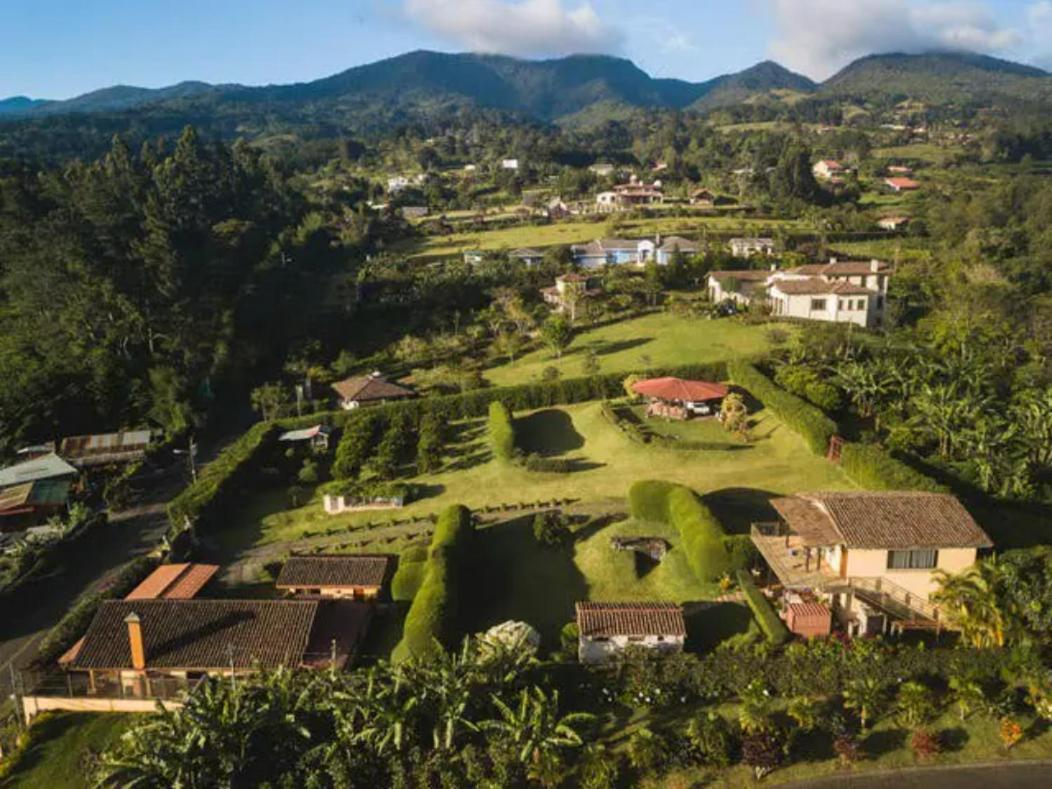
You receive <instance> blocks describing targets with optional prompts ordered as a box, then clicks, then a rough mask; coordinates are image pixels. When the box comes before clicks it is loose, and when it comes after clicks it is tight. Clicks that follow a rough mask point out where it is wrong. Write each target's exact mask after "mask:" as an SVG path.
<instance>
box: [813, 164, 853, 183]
mask: <svg viewBox="0 0 1052 789" xmlns="http://www.w3.org/2000/svg"><path fill="white" fill-rule="evenodd" d="M811 172H812V173H814V176H815V178H817V179H819V180H820V181H831V180H833V179H834V178H837V177H839V176H841V175H843V174H844V173H845V172H846V168H845V167H844V165H842V164H841V163H840V162H838V161H836V160H835V159H823V160H822V161H820V162H816V163H815V165H814V167H812V168H811Z"/></svg>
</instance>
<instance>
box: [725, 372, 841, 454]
mask: <svg viewBox="0 0 1052 789" xmlns="http://www.w3.org/2000/svg"><path fill="white" fill-rule="evenodd" d="M727 371H728V373H729V375H730V379H731V380H732V381H733V382H734V383H735V384H737V385H738V386H741V387H742V388H744V389H746V390H748V391H749V393H750V394H752V395H753V397H755V398H756V399H758V400H760V401H761V402H763V404H764V406H765V407H767V408H770V409H771V411H773V412H774V414H775V416H777V417H778V418H779V419H780V420H782V422H784V423H785V424H786V425H787V426H788V427H789V428H790V429H792V430H794V431H795V432H797V433H799V434H800V436H801V437H803V439H804V442H805V443H806V444H807V446H808V448H809V449H810V450H811V451H812V452H813V453H814V454H816V455H825V454H826V452H827V450H828V449H829V439H830V438H832V437H833V436H834V435H835V434H836V432H837V426H836V422H834V421H833V420H832V419H830V418H829V417H828V416H826V415H825V414H824V413H822V411H821V410H820V409H818V408H815V407H814V406H813V405H811V404H810V403H807V402H805V401H803V400H801V399H800V398H799V397H796V396H795V395H792V394H790V393H789V392H787V391H785V390H784V389H782V388H781V387H779V386H778V385H777V384H775V383H774V382H773V381H771V379H770V378H768V377H767V376H766V375H764V374H763V373H761V372H760V371H759V370H758V369H757V368H756V367H755V366H754V365H752V364H750V363H749V362H746V361H742V360H734V361H732V362H730V363H729V364H728V365H727Z"/></svg>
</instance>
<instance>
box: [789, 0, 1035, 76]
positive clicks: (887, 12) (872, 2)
mask: <svg viewBox="0 0 1052 789" xmlns="http://www.w3.org/2000/svg"><path fill="white" fill-rule="evenodd" d="M770 1H771V4H772V6H773V9H774V14H775V20H776V24H777V29H778V32H777V36H776V39H775V41H774V43H773V44H772V45H771V53H772V54H773V55H774V56H775V57H776V58H777V59H779V60H780V61H781V62H782V63H783V64H784V65H786V66H788V67H790V68H794V69H796V70H798V71H802V72H804V73H805V74H808V75H810V76H812V77H815V78H825V77H828V76H829V75H831V74H832V73H833V72H835V71H836V70H837V69H839V68H841V67H842V66H844V65H846V64H847V63H849V62H850V61H852V60H854V59H855V58H858V57H861V56H863V55H869V54H873V53H880V52H926V51H931V50H938V49H943V50H950V49H958V50H960V49H967V50H972V51H975V52H987V53H992V52H1003V51H1004V50H1006V49H1009V48H1011V47H1014V46H1017V45H1018V44H1020V43H1021V42H1022V40H1023V38H1022V36H1021V34H1020V33H1019V32H1017V31H1016V30H1013V29H1011V28H1009V27H1006V26H1004V25H1002V24H1001V23H1000V22H999V21H998V20H997V18H996V17H995V16H994V15H993V13H991V11H990V10H989V9H988V8H987V6H986V5H984V4H982V3H978V2H968V1H967V0H950V1H949V2H926V0H859V1H857V2H856V1H855V0H851V1H848V2H845V0H770ZM1037 5H1042V6H1043V5H1048V6H1049V8H1048V9H1047V11H1048V12H1049V14H1050V16H1052V2H1049V3H1046V2H1041V3H1038V4H1037Z"/></svg>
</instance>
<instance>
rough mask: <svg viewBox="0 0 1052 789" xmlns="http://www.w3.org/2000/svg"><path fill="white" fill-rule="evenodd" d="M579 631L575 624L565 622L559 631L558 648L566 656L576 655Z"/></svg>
mask: <svg viewBox="0 0 1052 789" xmlns="http://www.w3.org/2000/svg"><path fill="white" fill-rule="evenodd" d="M580 636H581V630H580V628H579V627H578V626H577V622H567V623H566V624H565V625H563V626H562V629H561V630H559V648H560V649H561V650H562V652H563V653H564V654H566V655H576V654H577V647H578V644H579V639H580Z"/></svg>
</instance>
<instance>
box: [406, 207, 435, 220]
mask: <svg viewBox="0 0 1052 789" xmlns="http://www.w3.org/2000/svg"><path fill="white" fill-rule="evenodd" d="M428 213H430V210H429V209H428V207H427V206H426V205H406V206H402V219H406V220H409V219H423V218H424V217H425V216H427V215H428Z"/></svg>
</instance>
